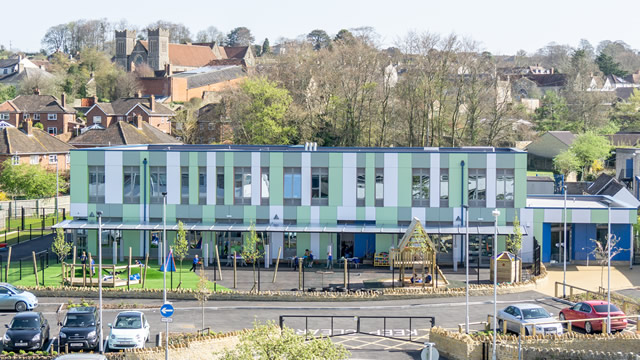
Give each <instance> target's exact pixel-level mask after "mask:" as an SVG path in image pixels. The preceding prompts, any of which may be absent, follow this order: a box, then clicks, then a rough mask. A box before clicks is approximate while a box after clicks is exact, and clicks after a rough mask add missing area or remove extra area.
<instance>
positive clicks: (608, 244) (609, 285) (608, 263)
mask: <svg viewBox="0 0 640 360" xmlns="http://www.w3.org/2000/svg"><path fill="white" fill-rule="evenodd" d="M605 202H606V203H607V253H608V254H607V302H608V305H607V307H608V308H607V334H611V203H612V201H611V200H609V199H606V200H605Z"/></svg>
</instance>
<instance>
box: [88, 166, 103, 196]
mask: <svg viewBox="0 0 640 360" xmlns="http://www.w3.org/2000/svg"><path fill="white" fill-rule="evenodd" d="M104 190H105V187H104V166H89V202H90V203H104Z"/></svg>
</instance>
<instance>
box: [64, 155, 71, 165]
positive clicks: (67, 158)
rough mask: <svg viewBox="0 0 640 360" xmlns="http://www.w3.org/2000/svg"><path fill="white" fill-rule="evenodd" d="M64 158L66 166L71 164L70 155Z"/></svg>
mask: <svg viewBox="0 0 640 360" xmlns="http://www.w3.org/2000/svg"><path fill="white" fill-rule="evenodd" d="M64 157H65V158H66V160H67V164H71V155H70V154H67V155H65V156H64Z"/></svg>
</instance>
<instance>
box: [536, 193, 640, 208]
mask: <svg viewBox="0 0 640 360" xmlns="http://www.w3.org/2000/svg"><path fill="white" fill-rule="evenodd" d="M608 203H611V208H612V209H637V207H634V206H633V205H631V204H627V203H626V202H623V201H621V200H619V199H614V198H612V197H610V196H607V195H567V209H607V208H608V207H609V205H608ZM527 207H528V208H545V209H563V208H564V195H561V194H558V195H529V196H527Z"/></svg>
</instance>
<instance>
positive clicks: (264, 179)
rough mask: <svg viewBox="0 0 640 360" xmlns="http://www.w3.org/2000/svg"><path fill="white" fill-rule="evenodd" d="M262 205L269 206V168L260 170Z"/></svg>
mask: <svg viewBox="0 0 640 360" xmlns="http://www.w3.org/2000/svg"><path fill="white" fill-rule="evenodd" d="M260 204H261V205H269V168H268V167H263V168H260Z"/></svg>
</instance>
